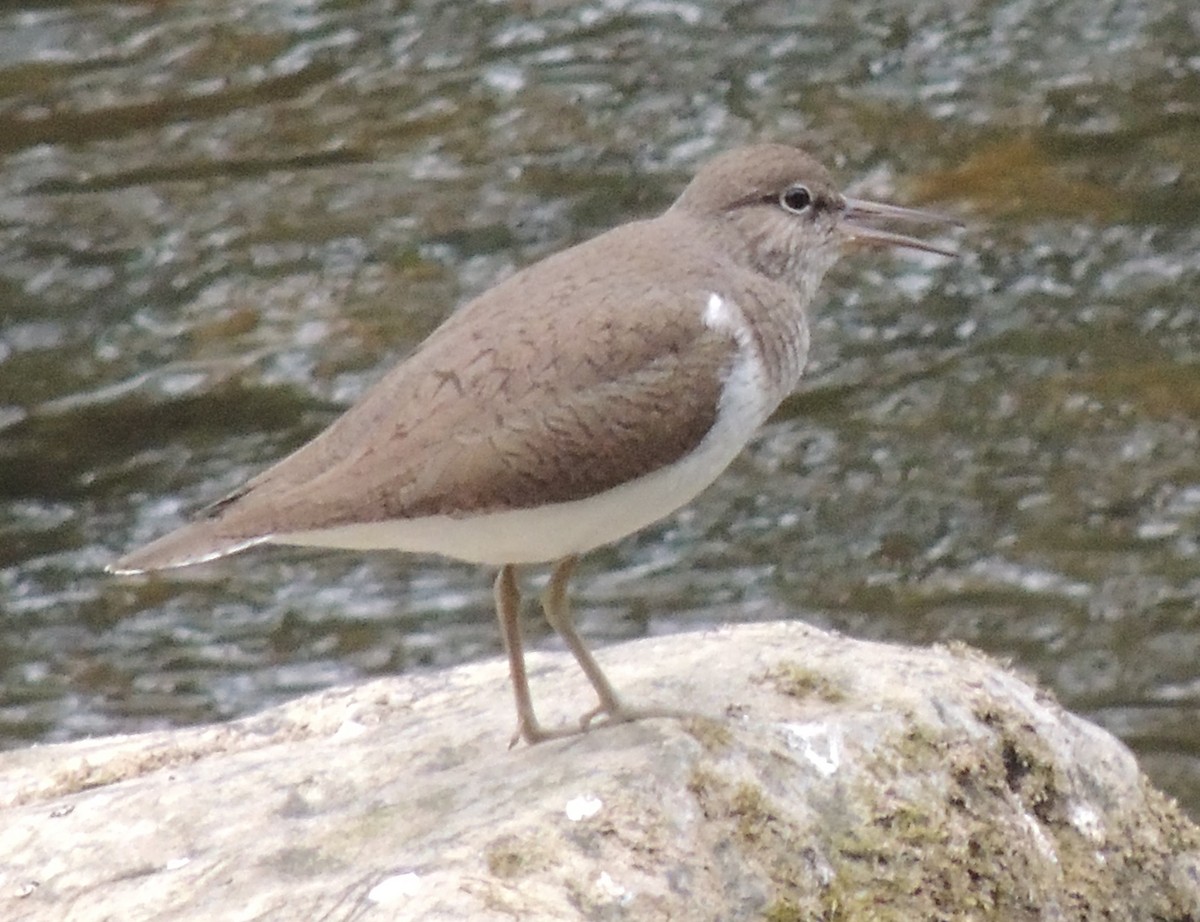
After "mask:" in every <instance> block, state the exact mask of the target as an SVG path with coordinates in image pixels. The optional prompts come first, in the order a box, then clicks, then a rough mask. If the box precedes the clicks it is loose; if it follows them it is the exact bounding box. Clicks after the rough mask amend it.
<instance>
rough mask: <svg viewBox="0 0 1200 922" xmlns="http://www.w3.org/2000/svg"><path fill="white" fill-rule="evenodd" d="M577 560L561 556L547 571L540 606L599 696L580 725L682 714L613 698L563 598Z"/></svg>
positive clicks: (584, 728)
mask: <svg viewBox="0 0 1200 922" xmlns="http://www.w3.org/2000/svg"><path fill="white" fill-rule="evenodd" d="M578 559H579V558H577V557H574V556H572V557H564V558H563V559H562V560H560V561H559V562H558V563H557V564H556V565H555V567H554V572H553V573H551V574H550V582H549V583H548V584H547V586H546V588H545V590H544V591H543V592H542V609H543V610H544V611H545V613H546V620H547V621H549V622H550V626H551V627H552V628H554V630H555V631H557V632H558V636H559V637H561V638H562V639H563V643H565V644H566V645H567V649H568V650H570V651H571V655H572V656H574V657H575V661H576V662H577V663H579V668H580V669H582V670H583V672H584V675H586V676H587V677H588V681H589V682H591V683H592V688H594V689H596V694H597V695H598V696H599V698H600V705H599V706H598V707H596V708H595V709H593V710H591V711H588V712H587V713H586V714H584V715H583V717H581V718H580V720H579V726H580V728H581V729H583V730H586V729H588V727H589V726H590V725H591V723H592V721H593V720H595V719H596V718H597V717H598V716H600V715H601V714H603V715H604V716H605V717H606V721H605V722H606V723H624V722H625V721H629V720H641V719H643V718H646V717H679V716H684V715H683V714H682V713H681V712H678V711H667V710H642V709H640V708H630V707H628V706H626V705H625V704H624V703H623V702H622V701H621V699H620V698H618V697H617V693H616V692H615V691H613V687H612V684H611V683H610V682H609V681H608V677H607V676H606V675H605V674H604V670H602V669H601V668H600V664H599V663H597V662H596V660H595V658H594V657H593V656H592V654H591V653H590V652H588V648H587V647H586V646H585V645H584V643H583V638H582V637H580V636H579V632H578V631H577V630H575V620H574V618H572V617H571V604H570V602H569V601H568V599H567V583H568V582H570V579H571V574H572V573H573V572H574V571H575V564H576V562H577V561H578Z"/></svg>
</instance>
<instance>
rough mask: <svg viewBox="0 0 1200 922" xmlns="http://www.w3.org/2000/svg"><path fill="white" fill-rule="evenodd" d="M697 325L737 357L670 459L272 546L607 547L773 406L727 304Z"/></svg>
mask: <svg viewBox="0 0 1200 922" xmlns="http://www.w3.org/2000/svg"><path fill="white" fill-rule="evenodd" d="M703 320H704V324H705V326H707V327H708V328H709V329H712V330H715V331H717V332H720V333H726V334H728V335H729V336H730V337H731V338H732V339H733V340H734V341H735V342H736V343H737V351H736V354H735V357H734V360H733V363H732V364H731V366H730V367H729V370H728V372H727V374H726V378H725V387H724V390H723V391H722V394H721V401H720V405H719V406H718V408H717V419H716V422H715V423H714V424H713V427H712V428H711V429H710V430H709V431H708V434H707V435H706V436H705V437H704V439H703V440H702V441H701V442H700V444H699V445H697V446H696V448H695V449H694V450H693V451H692V452H690V453H689V454H687V455H685V456H684V457H683V458H681V459H680V460H678V461H676V462H675V463H673V464H671V465H668V466H667V467H664V468H660V469H659V470H657V471H654V472H653V473H651V474H647V475H645V476H644V477H639V478H638V479H636V480H632V481H629V482H628V483H624V484H621V485H620V486H617V487H614V488H612V489H611V490H607V491H605V492H604V493H600V494H597V495H596V496H592V497H589V498H587V499H582V500H576V501H572V502H567V503H555V504H552V505H548V506H539V507H536V508H532V509H516V510H511V511H505V512H494V513H488V514H485V515H478V516H465V517H461V518H458V517H452V516H446V515H439V516H429V517H427V518H420V519H399V520H394V521H389V522H371V523H364V524H358V525H343V526H339V527H337V528H326V529H320V530H314V531H303V532H291V533H288V534H277V535H271V536H270V537H269V538H267V539H266V540H268V541H270V542H272V543H276V544H297V545H308V546H314V547H335V548H346V549H352V550H368V549H392V550H399V551H408V552H412V553H433V554H441V555H444V556H446V557H452V558H455V559H458V560H465V561H470V562H473V563H484V564H493V565H501V564H506V563H512V564H519V563H541V562H545V561H550V560H557V559H559V558H561V557H565V556H567V555H569V554H581V553H583V552H584V551H588V550H591V549H592V548H594V547H599V546H600V545H602V544H608V543H610V542H613V541H616V540H618V539H619V538H623V537H625V536H626V535H629V534H632V533H633V532H635V531H638V530H639V529H641V528H644V527H645V526H647V525H649V524H651V523H652V522H656V521H658V520H659V519H661V518H664V517H665V516H668V515H670V514H671V513H672V512H674V511H675V510H676V509H678V508H679V507H680V506H683V505H685V504H686V503H688V502H690V501H691V500H692V499H693V498H694V497H695V496H696V495H697V494H698V493H699V492H700V491H701V490H703V489H704V488H705V487H707V486H708V485H709V484H710V483H712V482H713V481H714V480H716V478H717V477H718V476H719V475H720V473H721V472H722V471H723V470H725V468H726V467H727V466H728V465H729V462H730V461H732V460H733V459H734V457H736V456H737V454H738V452H740V451H741V450H742V447H743V446H744V445H745V444H746V442H747V441H749V440H750V438H751V436H753V435H754V433H755V432H756V431H757V429H758V427H759V426H760V425H762V423H763V422H765V421H766V418H767V416H769V415H770V413H771V412H772V411H773V410H774V409H775V405H776V404H777V403H778V399H779V398H778V396H777V395H776V394H775V390H776V389H775V388H773V387H771V386H769V383H768V381H767V378H766V373H765V369H764V366H763V361H762V357H761V356H759V355H758V353H757V350H756V349H755V348H754V345H753V337H752V336H750V334H749V332H748V331H747V329H746V319H745V316H744V315H743V314H742V311H741V310H740V308H738V306H737V305H736V304H734V303H733V302H731V301H729V300H728V299H726V298H723V297H721V296H720V295H718V294H716V293H715V292H714V293H712V294H710V295H709V297H708V302H707V304H706V306H705V308H704V315H703Z"/></svg>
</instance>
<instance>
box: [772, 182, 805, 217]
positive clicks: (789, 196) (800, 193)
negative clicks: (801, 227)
mask: <svg viewBox="0 0 1200 922" xmlns="http://www.w3.org/2000/svg"><path fill="white" fill-rule="evenodd" d="M812 203H813V197H812V193H811V192H809V191H808V186H788V187H787V188H786V189H784V190H783V193H782V194H781V195H780V196H779V204H780V205H781V206H782V207H783V208H784V209H786V210H787V211H790V212H792V213H793V214H801V213H803V212H805V211H807V210H808V209H809V208H811V207H812Z"/></svg>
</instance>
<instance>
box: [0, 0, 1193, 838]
mask: <svg viewBox="0 0 1200 922" xmlns="http://www.w3.org/2000/svg"><path fill="white" fill-rule="evenodd" d="M755 140H790V141H802V142H803V143H804V144H805V145H806V146H808V147H809V148H810V149H811V150H812V151H813V152H814V153H816V154H817V155H818V156H819V157H820V158H821V159H823V160H824V161H825V162H827V163H828V164H829V165H830V166H831V168H832V169H833V170H834V171H835V172H836V173H837V175H838V176H839V177H841V178H842V179H843V180H844V181H845V182H846V183H847V185H849V186H850V187H851V188H852V189H853V190H854V191H855V192H857V193H858V194H862V195H868V196H876V197H882V198H886V199H891V200H893V201H897V202H900V203H905V204H910V205H926V206H932V207H937V208H941V209H944V210H949V211H953V212H955V213H957V214H959V215H960V216H962V217H963V218H964V220H965V221H966V222H967V228H966V230H965V232H964V233H963V234H962V235H961V236H960V238H959V240H960V244H961V246H962V247H963V248H964V255H963V258H961V259H959V260H958V261H956V262H949V261H946V260H942V259H939V258H937V257H932V256H928V257H927V256H922V255H919V254H916V255H913V254H910V255H907V256H902V257H896V256H889V255H886V254H864V255H861V256H857V257H855V258H854V259H848V260H846V261H844V262H843V264H842V265H841V266H840V267H839V268H838V269H837V270H836V272H835V273H834V274H833V275H832V276H831V277H830V278H829V279H828V280H827V282H826V284H825V286H824V289H823V297H822V298H821V300H820V304H819V305H818V308H817V311H816V317H815V322H814V349H813V356H812V366H811V369H810V372H809V374H808V376H807V377H806V379H805V382H804V385H803V387H802V389H801V391H800V392H799V393H798V394H797V395H796V396H795V397H793V398H791V399H790V400H789V401H788V402H787V403H786V404H785V405H784V407H783V408H782V409H781V411H780V412H779V414H778V415H777V416H776V418H775V419H774V421H773V422H772V424H771V425H769V426H768V427H767V428H766V429H765V430H764V431H763V433H762V435H761V437H760V438H758V439H757V440H756V441H755V442H754V443H753V444H752V445H751V446H750V448H749V450H748V451H747V452H746V453H745V454H744V455H743V456H742V457H741V458H740V459H739V460H738V461H737V462H736V463H735V464H734V466H733V467H732V469H731V470H730V471H729V472H728V473H727V474H726V475H725V476H724V477H723V478H722V479H721V480H720V481H719V482H718V483H717V484H716V485H715V486H714V487H713V488H711V489H710V490H709V491H708V492H706V493H705V494H704V495H703V496H702V497H701V499H699V500H698V501H697V502H695V503H694V504H693V505H691V506H690V507H688V508H687V509H686V510H684V511H682V512H681V513H680V514H679V515H677V516H675V517H673V518H671V519H669V520H667V521H665V522H663V523H661V524H660V525H658V526H656V527H654V528H651V529H648V530H647V531H645V532H643V533H641V534H639V535H637V536H635V537H632V538H630V539H628V540H626V541H624V542H622V543H621V544H619V545H616V546H614V547H611V548H607V549H603V550H601V551H598V552H596V553H593V554H592V555H590V556H589V557H588V558H586V560H585V562H584V564H583V565H582V567H581V571H580V574H579V577H578V578H577V580H576V592H575V596H576V601H577V608H578V612H579V617H580V622H581V626H582V628H583V630H584V632H585V634H586V635H587V636H589V637H590V638H592V639H593V640H594V642H595V643H597V644H602V643H604V642H607V641H615V640H618V639H621V638H631V637H639V636H644V635H647V634H666V633H673V632H680V631H686V630H696V629H700V628H703V627H705V626H709V625H713V624H716V623H721V622H726V621H747V620H759V619H769V618H800V619H804V620H806V621H809V622H812V623H814V624H818V625H822V626H826V627H832V628H836V629H839V630H842V631H845V632H847V633H848V634H851V635H853V636H856V637H863V638H879V639H886V640H891V641H898V642H903V643H915V644H929V643H933V642H937V641H951V640H959V641H965V642H966V643H969V644H972V645H974V646H977V647H980V648H982V649H984V650H987V651H989V652H991V653H993V654H996V655H998V656H1001V657H1005V658H1008V659H1011V660H1012V661H1013V662H1014V663H1015V664H1017V665H1018V666H1019V667H1020V668H1022V669H1024V670H1027V671H1028V672H1029V673H1031V674H1032V675H1035V676H1036V677H1037V678H1038V679H1039V680H1040V681H1042V682H1043V683H1045V684H1046V685H1047V686H1049V687H1050V688H1051V689H1053V690H1054V692H1055V693H1056V694H1057V695H1058V696H1059V698H1060V699H1061V700H1062V701H1063V702H1064V703H1065V704H1067V705H1068V706H1069V707H1070V708H1072V709H1073V710H1075V711H1076V712H1078V713H1080V714H1082V715H1084V716H1086V717H1088V718H1089V719H1091V720H1093V721H1096V722H1098V723H1099V724H1101V725H1103V726H1104V727H1106V728H1108V729H1109V730H1111V731H1113V732H1114V733H1116V734H1117V735H1119V736H1120V737H1121V738H1122V739H1124V740H1125V741H1126V742H1127V743H1129V744H1130V745H1131V746H1132V747H1133V748H1134V749H1135V750H1136V751H1137V753H1138V755H1139V757H1140V759H1141V762H1142V764H1143V765H1144V766H1145V768H1146V769H1147V770H1148V771H1149V772H1150V774H1151V775H1152V777H1153V778H1154V779H1155V781H1156V782H1157V783H1158V784H1159V785H1160V786H1162V787H1164V788H1165V789H1166V790H1168V791H1170V792H1171V793H1173V794H1175V795H1176V796H1178V797H1179V798H1180V799H1181V800H1182V801H1183V803H1184V805H1185V806H1186V807H1187V808H1188V809H1189V810H1190V811H1191V813H1192V815H1193V816H1200V719H1198V716H1200V714H1198V711H1200V707H1198V705H1200V681H1198V676H1200V669H1198V667H1197V662H1198V657H1197V653H1198V650H1200V629H1198V627H1200V625H1198V622H1200V435H1198V430H1200V426H1198V420H1200V255H1198V254H1200V223H1198V222H1197V214H1198V213H1200V7H1197V5H1196V4H1195V3H1194V2H1192V0H1176V2H1149V0H1145V2H1133V0H1124V2H1113V0H1003V2H975V3H959V2H957V0H955V2H951V0H943V2H927V3H919V4H888V3H885V2H883V0H851V2H844V0H838V2H834V0H826V2H814V3H804V4H798V3H783V2H759V3H749V2H744V3H735V2H728V0H726V2H705V3H700V2H671V0H641V2H633V0H631V2H620V0H602V2H586V3H575V2H551V0H525V2H515V0H514V2H491V3H480V2H454V0H437V2H433V0H418V2H413V3H399V2H386V0H358V2H350V0H343V2H315V0H310V2H302V0H296V2H283V0H279V2H259V0H254V2H251V0H203V2H201V0H191V2H185V0H179V2H144V3H124V2H121V3H118V2H82V0H80V2H74V3H68V2H40V3H39V2H24V3H13V4H5V6H4V7H3V10H2V11H0V746H3V747H17V746H23V745H28V744H30V743H33V742H39V741H51V740H65V739H74V738H79V737H82V736H86V735H92V734H104V733H114V732H128V731H136V730H139V729H146V728H151V727H162V726H170V725H183V724H190V723H195V722H200V721H211V720H218V719H223V718H228V717H232V716H234V715H239V714H244V713H247V712H249V711H253V710H255V709H258V708H261V707H263V706H264V705H267V704H270V703H273V702H278V701H281V700H284V699H287V698H290V697H293V696H295V695H298V694H300V693H302V692H305V691H308V690H312V689H316V688H320V687H323V686H325V685H328V684H330V683H337V682H348V681H354V680H356V679H360V678H363V677H367V676H376V675H388V674H394V673H397V672H402V671H404V670H409V669H426V668H431V667H439V666H446V665H450V664H453V663H459V662H464V661H468V660H473V659H478V658H482V657H494V656H497V655H498V654H499V649H500V647H499V637H498V633H497V630H496V628H495V626H494V623H493V618H492V615H491V609H490V604H491V603H490V596H489V574H487V573H485V572H483V571H482V570H481V569H479V568H476V567H471V566H466V565H461V564H455V563H450V562H445V561H441V560H436V559H424V558H418V557H401V556H398V555H389V554H371V555H357V554H344V553H342V554H339V553H319V552H311V551H298V550H297V551H291V550H276V551H264V552H256V553H253V554H247V555H244V556H242V557H239V558H236V559H233V560H230V561H226V562H223V563H221V564H219V565H212V566H206V567H203V568H197V569H194V570H190V571H182V572H178V573H174V574H171V575H169V576H167V577H165V578H159V579H153V580H136V579H135V580H129V579H116V578H113V577H109V576H106V575H104V574H103V573H102V572H101V567H102V566H103V565H104V564H105V563H106V562H108V561H109V560H111V559H112V558H113V557H114V556H115V555H116V554H117V553H119V552H121V551H123V550H127V549H129V548H131V547H133V546H135V545H137V544H139V543H141V542H144V541H146V540H148V539H150V538H152V537H154V536H157V535H159V534H161V533H163V532H164V531H166V530H168V529H169V528H171V527H172V526H174V525H177V524H179V523H180V522H182V521H183V520H184V518H185V516H186V515H187V514H188V513H189V512H190V511H193V510H195V509H197V508H199V507H200V506H202V505H203V504H205V503H206V502H208V501H211V500H213V499H215V498H217V497H219V496H220V495H222V494H223V493H224V492H225V491H226V490H228V489H230V488H232V487H234V486H236V485H237V484H238V483H239V482H241V481H242V480H243V479H244V478H246V477H247V476H248V475H250V474H252V473H253V472H255V471H257V470H258V469H260V468H261V467H262V466H263V465H264V464H265V463H266V462H268V461H270V460H272V459H275V458H278V457H279V456H281V455H282V454H284V453H285V452H287V451H288V450H290V449H291V448H293V447H295V446H297V445H299V444H301V443H302V442H304V441H305V440H306V439H308V438H310V437H311V436H313V435H314V434H315V433H316V432H318V431H319V430H320V429H321V428H322V427H323V426H324V425H325V424H327V423H328V422H329V421H331V420H332V419H333V418H334V417H335V416H336V415H337V413H338V412H339V411H340V410H342V409H343V408H345V407H346V406H347V405H348V404H349V403H350V402H351V401H352V400H353V399H354V397H355V396H356V395H358V394H359V393H361V392H362V390H363V389H364V388H366V387H367V386H369V384H370V383H371V382H372V381H373V380H375V379H376V377H377V376H378V375H379V374H380V372H381V371H382V370H383V369H385V368H387V367H389V366H390V365H391V364H392V363H393V362H395V361H396V360H398V359H399V358H400V357H402V356H403V355H404V354H405V353H407V352H408V351H409V350H411V349H412V348H413V347H414V346H415V345H416V344H417V343H418V342H419V341H420V340H421V338H422V337H423V336H425V335H426V334H427V333H428V332H429V331H431V330H432V329H433V328H434V327H435V326H436V325H437V324H438V323H439V322H440V321H441V320H442V319H443V318H444V317H445V316H447V315H448V314H449V313H450V312H451V311H452V310H453V309H454V308H455V306H456V305H457V304H459V303H461V302H462V301H463V300H464V299H466V298H468V297H470V296H471V295H473V294H476V293H478V292H479V291H482V290H483V289H484V288H486V287H488V286H489V285H490V284H491V283H493V282H494V281H495V280H496V279H498V278H499V277H501V276H503V275H504V274H506V273H508V272H511V271H512V270H513V269H515V268H517V267H520V266H523V265H526V264H528V263H530V262H533V261H535V260H537V259H538V258H540V257H542V256H545V255H547V254H549V253H551V252H554V251H555V250H558V249H560V248H562V247H564V246H567V245H569V244H571V243H574V242H577V241H580V240H583V239H586V238H587V237H589V236H591V235H594V234H596V233H597V232H599V231H601V230H603V229H606V228H608V227H611V226H612V225H614V224H617V223H620V222H622V221H625V220H629V219H631V218H633V217H639V216H644V215H647V214H652V213H654V212H655V211H657V210H660V209H661V208H663V207H665V206H666V205H667V204H668V203H669V202H670V201H671V200H672V199H673V197H674V196H675V195H676V194H677V193H678V191H679V190H680V188H682V186H683V185H684V183H685V182H686V181H687V179H688V178H689V176H690V175H691V174H692V172H693V171H694V169H695V168H696V166H697V165H698V164H699V163H701V162H703V160H704V159H706V158H707V157H709V156H710V155H712V154H714V153H716V152H719V151H722V150H725V149H728V148H730V147H733V146H735V145H738V144H742V143H746V142H749V141H755ZM530 629H531V631H533V633H534V640H533V642H534V643H543V642H544V643H545V644H546V645H547V646H552V645H553V644H554V640H553V639H552V638H549V637H547V636H546V629H545V628H544V626H543V625H542V624H541V622H540V621H539V620H537V619H531V620H530ZM681 642H683V641H681ZM509 729H510V728H508V727H505V728H503V732H501V733H499V734H498V739H501V740H503V739H505V738H506V737H507V732H508V730H509Z"/></svg>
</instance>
